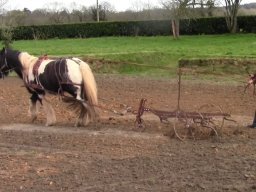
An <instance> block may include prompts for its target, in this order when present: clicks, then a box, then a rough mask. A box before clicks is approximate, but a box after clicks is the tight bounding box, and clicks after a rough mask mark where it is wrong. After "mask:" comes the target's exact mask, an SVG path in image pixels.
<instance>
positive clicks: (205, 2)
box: [162, 0, 214, 39]
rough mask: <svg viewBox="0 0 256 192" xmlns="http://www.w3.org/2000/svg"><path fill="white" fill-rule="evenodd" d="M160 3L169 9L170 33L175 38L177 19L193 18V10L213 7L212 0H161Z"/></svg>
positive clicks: (177, 34) (176, 34)
mask: <svg viewBox="0 0 256 192" xmlns="http://www.w3.org/2000/svg"><path fill="white" fill-rule="evenodd" d="M162 5H163V7H164V8H165V9H167V10H169V13H170V17H171V22H172V34H173V37H174V38H175V39H177V38H179V35H180V33H179V21H180V19H184V18H195V16H196V14H195V11H194V10H198V8H200V9H204V8H205V7H208V9H209V7H211V8H212V7H213V6H214V0H162Z"/></svg>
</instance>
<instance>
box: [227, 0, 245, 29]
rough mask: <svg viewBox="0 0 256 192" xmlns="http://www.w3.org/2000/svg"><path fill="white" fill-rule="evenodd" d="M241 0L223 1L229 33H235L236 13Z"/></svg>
mask: <svg viewBox="0 0 256 192" xmlns="http://www.w3.org/2000/svg"><path fill="white" fill-rule="evenodd" d="M241 2H242V0H225V10H226V11H225V16H226V23H227V27H228V30H229V31H230V33H236V31H237V13H238V9H239V6H240V3H241Z"/></svg>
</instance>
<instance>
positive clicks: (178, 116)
mask: <svg viewBox="0 0 256 192" xmlns="http://www.w3.org/2000/svg"><path fill="white" fill-rule="evenodd" d="M180 90H181V69H180V70H179V81H178V106H177V109H176V110H174V111H162V110H156V109H152V108H148V107H146V101H147V99H144V98H142V99H141V100H140V104H139V107H138V111H137V114H136V120H135V126H136V128H139V129H141V130H144V129H145V123H144V120H143V119H142V116H143V114H144V112H151V113H153V114H154V115H156V116H158V117H159V120H160V122H161V123H169V119H174V120H175V121H174V123H173V129H174V133H175V136H176V137H177V138H178V139H180V140H182V141H183V140H184V139H183V138H182V137H181V136H180V135H179V134H178V132H177V130H176V122H177V121H179V122H182V123H184V125H185V127H186V128H188V129H189V131H190V133H191V132H192V127H193V126H194V125H195V126H196V127H205V128H209V129H211V131H212V132H213V133H214V134H215V135H216V137H218V131H217V129H218V128H220V129H221V128H222V127H223V125H224V121H225V120H228V121H233V122H235V121H234V120H232V119H230V114H228V113H223V112H222V110H221V108H220V107H218V106H215V105H210V104H206V105H203V106H201V107H200V108H199V110H197V111H191V112H187V111H184V110H181V109H180ZM209 106H210V107H217V109H218V112H212V113H210V112H201V111H202V109H203V108H205V107H209ZM216 118H222V122H221V125H220V126H219V125H217V123H216Z"/></svg>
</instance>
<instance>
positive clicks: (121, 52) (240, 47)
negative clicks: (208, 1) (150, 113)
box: [12, 34, 256, 74]
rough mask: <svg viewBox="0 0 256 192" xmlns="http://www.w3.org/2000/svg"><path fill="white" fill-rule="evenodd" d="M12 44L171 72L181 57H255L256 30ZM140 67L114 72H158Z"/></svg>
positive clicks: (32, 50)
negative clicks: (163, 69) (164, 68)
mask: <svg viewBox="0 0 256 192" xmlns="http://www.w3.org/2000/svg"><path fill="white" fill-rule="evenodd" d="M12 46H13V48H14V49H17V50H21V51H27V52H29V53H30V54H32V55H36V56H39V55H42V54H48V55H49V56H78V57H93V58H104V59H107V60H112V61H120V62H123V63H138V64H144V65H153V66H159V67H160V66H161V67H162V66H164V67H170V71H171V72H170V73H173V72H174V71H175V70H176V67H177V64H178V60H179V59H180V58H216V57H218V58H219V57H232V58H255V59H256V34H237V35H202V36H181V38H180V39H179V40H174V39H173V38H172V37H171V36H159V37H102V38H89V39H51V40H32V41H15V42H14V43H13V45H12ZM139 68H140V69H139ZM139 68H138V67H134V66H128V65H123V66H122V67H121V68H120V67H119V69H118V70H113V72H116V71H117V72H121V73H136V72H139V73H145V74H147V73H149V74H152V73H153V72H155V73H160V74H161V72H157V71H158V70H157V69H149V68H147V67H139ZM144 68H145V69H144ZM172 69H173V70H172ZM110 72H111V70H110Z"/></svg>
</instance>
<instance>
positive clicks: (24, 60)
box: [19, 52, 38, 69]
mask: <svg viewBox="0 0 256 192" xmlns="http://www.w3.org/2000/svg"><path fill="white" fill-rule="evenodd" d="M37 59H38V57H35V56H33V55H30V54H28V53H27V52H21V53H20V55H19V60H20V62H21V64H22V66H23V68H24V69H29V67H30V66H31V65H32V66H33V65H34V64H35V63H36V61H37Z"/></svg>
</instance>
